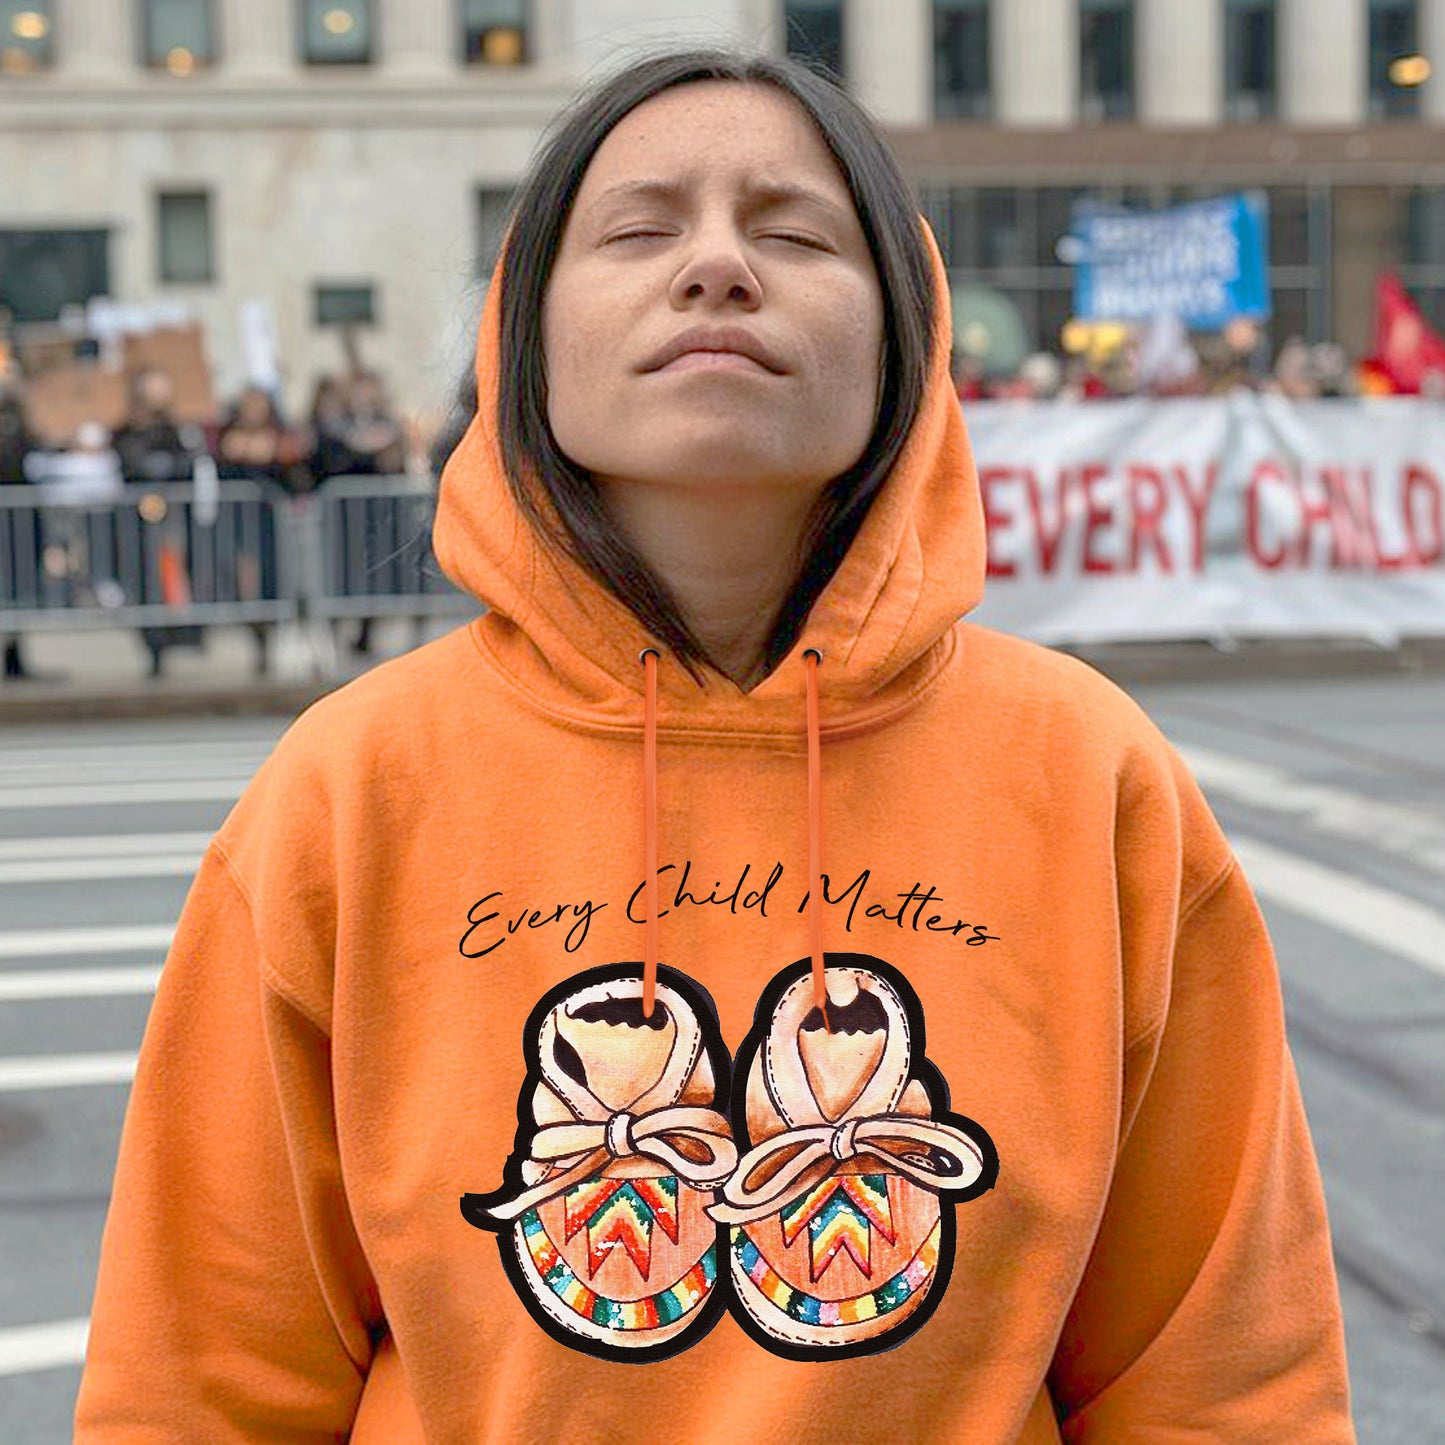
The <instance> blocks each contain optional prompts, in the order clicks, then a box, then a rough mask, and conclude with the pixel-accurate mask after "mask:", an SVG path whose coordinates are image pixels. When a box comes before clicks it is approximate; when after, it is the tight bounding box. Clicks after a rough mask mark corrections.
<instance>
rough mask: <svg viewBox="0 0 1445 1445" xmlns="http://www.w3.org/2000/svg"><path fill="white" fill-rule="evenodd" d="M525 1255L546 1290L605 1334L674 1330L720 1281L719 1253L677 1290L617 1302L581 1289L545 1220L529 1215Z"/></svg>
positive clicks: (525, 1222) (703, 1262)
mask: <svg viewBox="0 0 1445 1445" xmlns="http://www.w3.org/2000/svg"><path fill="white" fill-rule="evenodd" d="M518 1222H519V1223H520V1224H521V1226H522V1235H523V1238H524V1239H525V1240H526V1244H527V1253H528V1255H529V1256H530V1257H531V1260H532V1263H533V1265H534V1266H535V1267H536V1270H537V1274H538V1276H539V1277H540V1278H541V1280H542V1281H543V1283H544V1284H546V1286H547V1288H548V1289H549V1290H551V1291H552V1293H553V1294H554V1295H556V1296H557V1298H558V1299H559V1300H561V1301H562V1303H563V1304H565V1305H566V1306H567V1307H568V1308H569V1309H570V1310H572V1311H573V1312H574V1313H575V1314H577V1315H580V1316H581V1317H582V1318H583V1319H585V1320H591V1321H592V1323H593V1324H595V1325H602V1326H603V1327H605V1328H606V1329H611V1330H618V1331H623V1332H625V1331H628V1330H655V1329H656V1328H657V1327H658V1326H659V1325H670V1324H672V1323H673V1322H674V1321H675V1320H680V1319H681V1318H682V1317H683V1316H684V1315H685V1314H687V1313H688V1312H689V1311H691V1310H693V1309H695V1308H696V1307H697V1306H698V1305H700V1304H701V1303H702V1302H703V1300H705V1299H706V1298H707V1296H708V1295H709V1294H710V1293H711V1292H712V1287H713V1285H714V1283H716V1281H717V1251H716V1249H715V1248H713V1247H711V1246H709V1248H708V1250H707V1252H706V1253H705V1254H704V1255H703V1257H702V1258H701V1259H700V1260H698V1262H697V1263H696V1264H695V1265H693V1267H692V1268H691V1269H690V1270H688V1272H687V1273H686V1274H685V1275H683V1277H682V1278H681V1279H680V1280H678V1282H677V1283H676V1284H674V1285H673V1286H671V1288H669V1289H665V1290H660V1291H658V1293H657V1294H653V1295H648V1296H647V1297H646V1298H645V1299H639V1300H615V1299H609V1298H608V1297H607V1296H606V1295H601V1294H598V1293H597V1292H596V1291H595V1290H593V1289H590V1288H589V1287H588V1286H587V1285H585V1284H583V1283H582V1281H581V1280H580V1279H578V1278H577V1276H576V1275H575V1274H574V1273H573V1272H572V1270H571V1269H570V1268H569V1267H568V1265H567V1262H566V1260H564V1259H563V1258H562V1256H561V1255H560V1254H559V1253H558V1252H557V1247H556V1246H555V1245H554V1244H553V1243H552V1241H551V1240H550V1239H549V1238H548V1236H547V1231H546V1229H545V1227H544V1226H543V1224H542V1220H541V1217H540V1216H539V1215H538V1213H537V1211H536V1210H535V1209H529V1210H528V1211H527V1212H526V1213H525V1214H524V1215H522V1217H521V1219H520V1220H519V1221H518Z"/></svg>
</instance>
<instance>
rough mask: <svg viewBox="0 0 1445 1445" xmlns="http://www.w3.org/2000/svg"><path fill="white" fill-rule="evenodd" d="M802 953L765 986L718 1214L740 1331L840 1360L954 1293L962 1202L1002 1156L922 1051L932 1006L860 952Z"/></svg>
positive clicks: (742, 1067)
mask: <svg viewBox="0 0 1445 1445" xmlns="http://www.w3.org/2000/svg"><path fill="white" fill-rule="evenodd" d="M825 963H826V978H827V982H828V998H829V1004H828V1011H827V1018H826V1020H825V1018H824V1016H823V1013H822V1011H821V1010H819V1009H818V1008H817V1007H816V1006H815V1005H814V1002H813V981H812V976H811V966H810V962H809V960H807V959H804V960H801V961H800V962H798V963H796V964H793V965H791V966H790V967H788V968H786V969H784V970H783V971H782V973H780V974H779V975H778V976H777V977H776V978H774V980H773V981H772V983H770V984H769V985H768V987H767V989H766V990H765V991H764V993H763V997H762V1000H761V1001H760V1003H759V1005H758V1010H757V1014H756V1016H755V1018H754V1021H753V1028H752V1031H751V1032H750V1033H749V1034H748V1036H747V1038H746V1040H745V1041H744V1043H743V1046H742V1048H741V1049H740V1050H739V1051H738V1056H737V1065H736V1071H735V1074H734V1106H733V1128H734V1132H735V1135H736V1137H737V1139H738V1141H739V1146H740V1147H744V1145H745V1144H746V1145H751V1147H750V1148H749V1149H748V1152H747V1153H746V1154H744V1156H743V1157H742V1159H741V1160H739V1162H738V1167H737V1170H736V1171H735V1173H734V1174H733V1175H732V1177H731V1178H730V1179H729V1180H728V1182H727V1183H726V1184H725V1185H724V1186H723V1190H722V1199H721V1201H720V1202H719V1203H718V1204H716V1205H714V1206H713V1208H712V1211H711V1212H712V1214H713V1217H714V1218H716V1219H718V1220H720V1221H722V1222H723V1223H726V1224H728V1225H729V1226H731V1239H730V1247H729V1268H730V1271H731V1278H732V1284H733V1289H734V1291H735V1293H736V1296H737V1307H736V1308H737V1314H738V1318H739V1321H740V1323H742V1325H743V1326H744V1328H746V1329H748V1330H749V1332H750V1333H751V1334H752V1335H753V1337H754V1338H755V1339H757V1340H758V1341H759V1342H760V1343H762V1344H763V1345H765V1346H766V1347H767V1348H768V1349H769V1350H771V1351H772V1352H773V1353H775V1354H781V1355H787V1356H789V1357H790V1358H794V1359H838V1358H841V1357H845V1356H848V1355H857V1354H867V1353H871V1352H873V1351H875V1350H881V1349H889V1348H891V1347H892V1346H894V1345H896V1344H900V1343H901V1342H902V1341H903V1340H904V1339H905V1338H906V1337H907V1336H908V1335H910V1334H912V1333H913V1331H914V1330H916V1329H918V1328H919V1327H920V1326H921V1325H922V1324H923V1323H924V1322H925V1320H927V1318H928V1316H929V1315H930V1314H931V1313H932V1312H933V1310H934V1309H935V1308H937V1305H938V1302H939V1300H940V1299H941V1298H942V1295H943V1291H944V1289H945V1288H946V1287H947V1284H948V1275H949V1270H950V1269H951V1267H952V1262H953V1246H954V1238H955V1222H954V1204H955V1203H956V1202H960V1201H962V1200H965V1199H971V1198H974V1197H975V1196H976V1195H978V1194H981V1193H983V1192H984V1191H985V1190H986V1189H989V1188H991V1187H992V1186H993V1183H994V1181H995V1179H996V1178H997V1176H998V1155H997V1153H996V1151H995V1149H994V1146H993V1141H992V1140H991V1139H990V1138H989V1136H988V1135H987V1134H986V1133H985V1132H984V1130H983V1129H981V1128H980V1127H979V1126H978V1125H977V1124H975V1123H974V1122H973V1121H972V1120H970V1119H965V1118H963V1117H962V1116H961V1115H958V1114H951V1113H949V1112H948V1089H947V1085H946V1084H945V1082H944V1080H943V1078H942V1076H941V1075H940V1074H939V1072H938V1071H937V1069H935V1068H934V1067H933V1065H932V1064H930V1063H929V1062H928V1060H927V1059H926V1058H925V1057H924V1035H923V1011H922V1008H921V1007H920V1005H919V1003H918V999H917V997H916V996H915V995H914V993H913V990H912V989H911V988H910V987H909V985H908V984H907V982H906V981H905V980H904V978H903V976H902V975H901V974H900V973H899V972H898V971H897V970H896V969H894V968H891V967H890V966H889V965H888V964H886V963H884V962H882V960H880V959H876V958H871V957H869V956H868V955H866V954H837V953H830V954H828V955H827V956H826V959H825Z"/></svg>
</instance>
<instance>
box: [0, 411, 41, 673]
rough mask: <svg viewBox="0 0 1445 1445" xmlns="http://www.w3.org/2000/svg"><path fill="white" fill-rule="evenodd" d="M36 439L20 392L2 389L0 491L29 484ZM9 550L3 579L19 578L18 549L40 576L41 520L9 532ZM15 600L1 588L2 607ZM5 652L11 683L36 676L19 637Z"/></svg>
mask: <svg viewBox="0 0 1445 1445" xmlns="http://www.w3.org/2000/svg"><path fill="white" fill-rule="evenodd" d="M35 445H36V444H35V437H34V435H33V434H32V433H31V430H30V424H29V422H28V420H27V418H26V415H25V404H24V402H23V401H22V400H21V397H20V394H19V392H18V391H17V390H12V389H11V388H10V387H9V386H5V387H3V388H0V487H14V486H22V485H24V484H25V483H26V482H28V481H29V480H30V478H29V476H28V475H27V473H26V469H25V462H26V458H27V457H29V456H30V455H31V453H32V452H34V450H35ZM8 530H9V531H10V546H11V548H13V549H15V552H14V555H12V556H9V557H3V558H0V563H3V575H4V576H5V577H8V578H9V579H11V581H12V582H13V581H14V580H15V579H16V578H17V577H18V576H19V568H18V567H17V565H16V564H17V563H20V562H21V561H22V558H21V557H20V555H19V549H21V548H22V547H23V548H24V549H25V551H26V555H25V556H24V558H23V565H24V567H25V570H26V572H27V574H28V575H30V576H32V577H34V576H38V575H39V572H40V547H41V535H40V528H39V522H38V519H37V518H35V517H34V516H33V515H31V516H28V517H26V519H25V522H24V525H21V526H12V527H11V528H10V529H8ZM14 600H16V599H14V597H13V595H10V591H9V588H8V587H6V586H4V585H3V584H0V607H5V606H7V605H11V604H12V603H13V601H14ZM0 643H3V650H4V658H5V661H4V676H5V677H6V678H7V679H9V680H11V681H23V680H27V679H29V678H32V677H33V676H34V675H35V674H34V673H33V672H32V670H31V669H30V667H29V666H27V664H26V660H25V654H24V651H23V650H22V647H21V640H20V638H18V637H13V636H7V637H4V638H3V639H0Z"/></svg>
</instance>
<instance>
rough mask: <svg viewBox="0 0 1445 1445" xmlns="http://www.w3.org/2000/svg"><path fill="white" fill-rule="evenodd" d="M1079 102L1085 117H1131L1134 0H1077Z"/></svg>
mask: <svg viewBox="0 0 1445 1445" xmlns="http://www.w3.org/2000/svg"><path fill="white" fill-rule="evenodd" d="M1079 106H1080V110H1081V112H1082V115H1083V118H1084V120H1086V121H1101V120H1132V119H1133V118H1134V0H1079Z"/></svg>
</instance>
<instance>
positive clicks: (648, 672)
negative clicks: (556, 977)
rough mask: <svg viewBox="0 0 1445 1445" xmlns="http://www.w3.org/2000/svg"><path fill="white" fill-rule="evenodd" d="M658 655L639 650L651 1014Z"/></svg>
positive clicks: (646, 985)
mask: <svg viewBox="0 0 1445 1445" xmlns="http://www.w3.org/2000/svg"><path fill="white" fill-rule="evenodd" d="M657 658H658V651H657V649H656V648H655V647H646V648H643V650H642V669H643V678H644V686H643V694H644V698H643V708H642V847H643V854H644V863H645V866H646V869H647V871H646V873H644V874H643V878H644V880H645V889H644V892H645V895H646V898H647V930H646V943H645V945H644V952H643V964H642V1016H643V1018H647V1019H650V1018H651V1017H652V1000H653V996H654V995H655V994H656V992H657Z"/></svg>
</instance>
